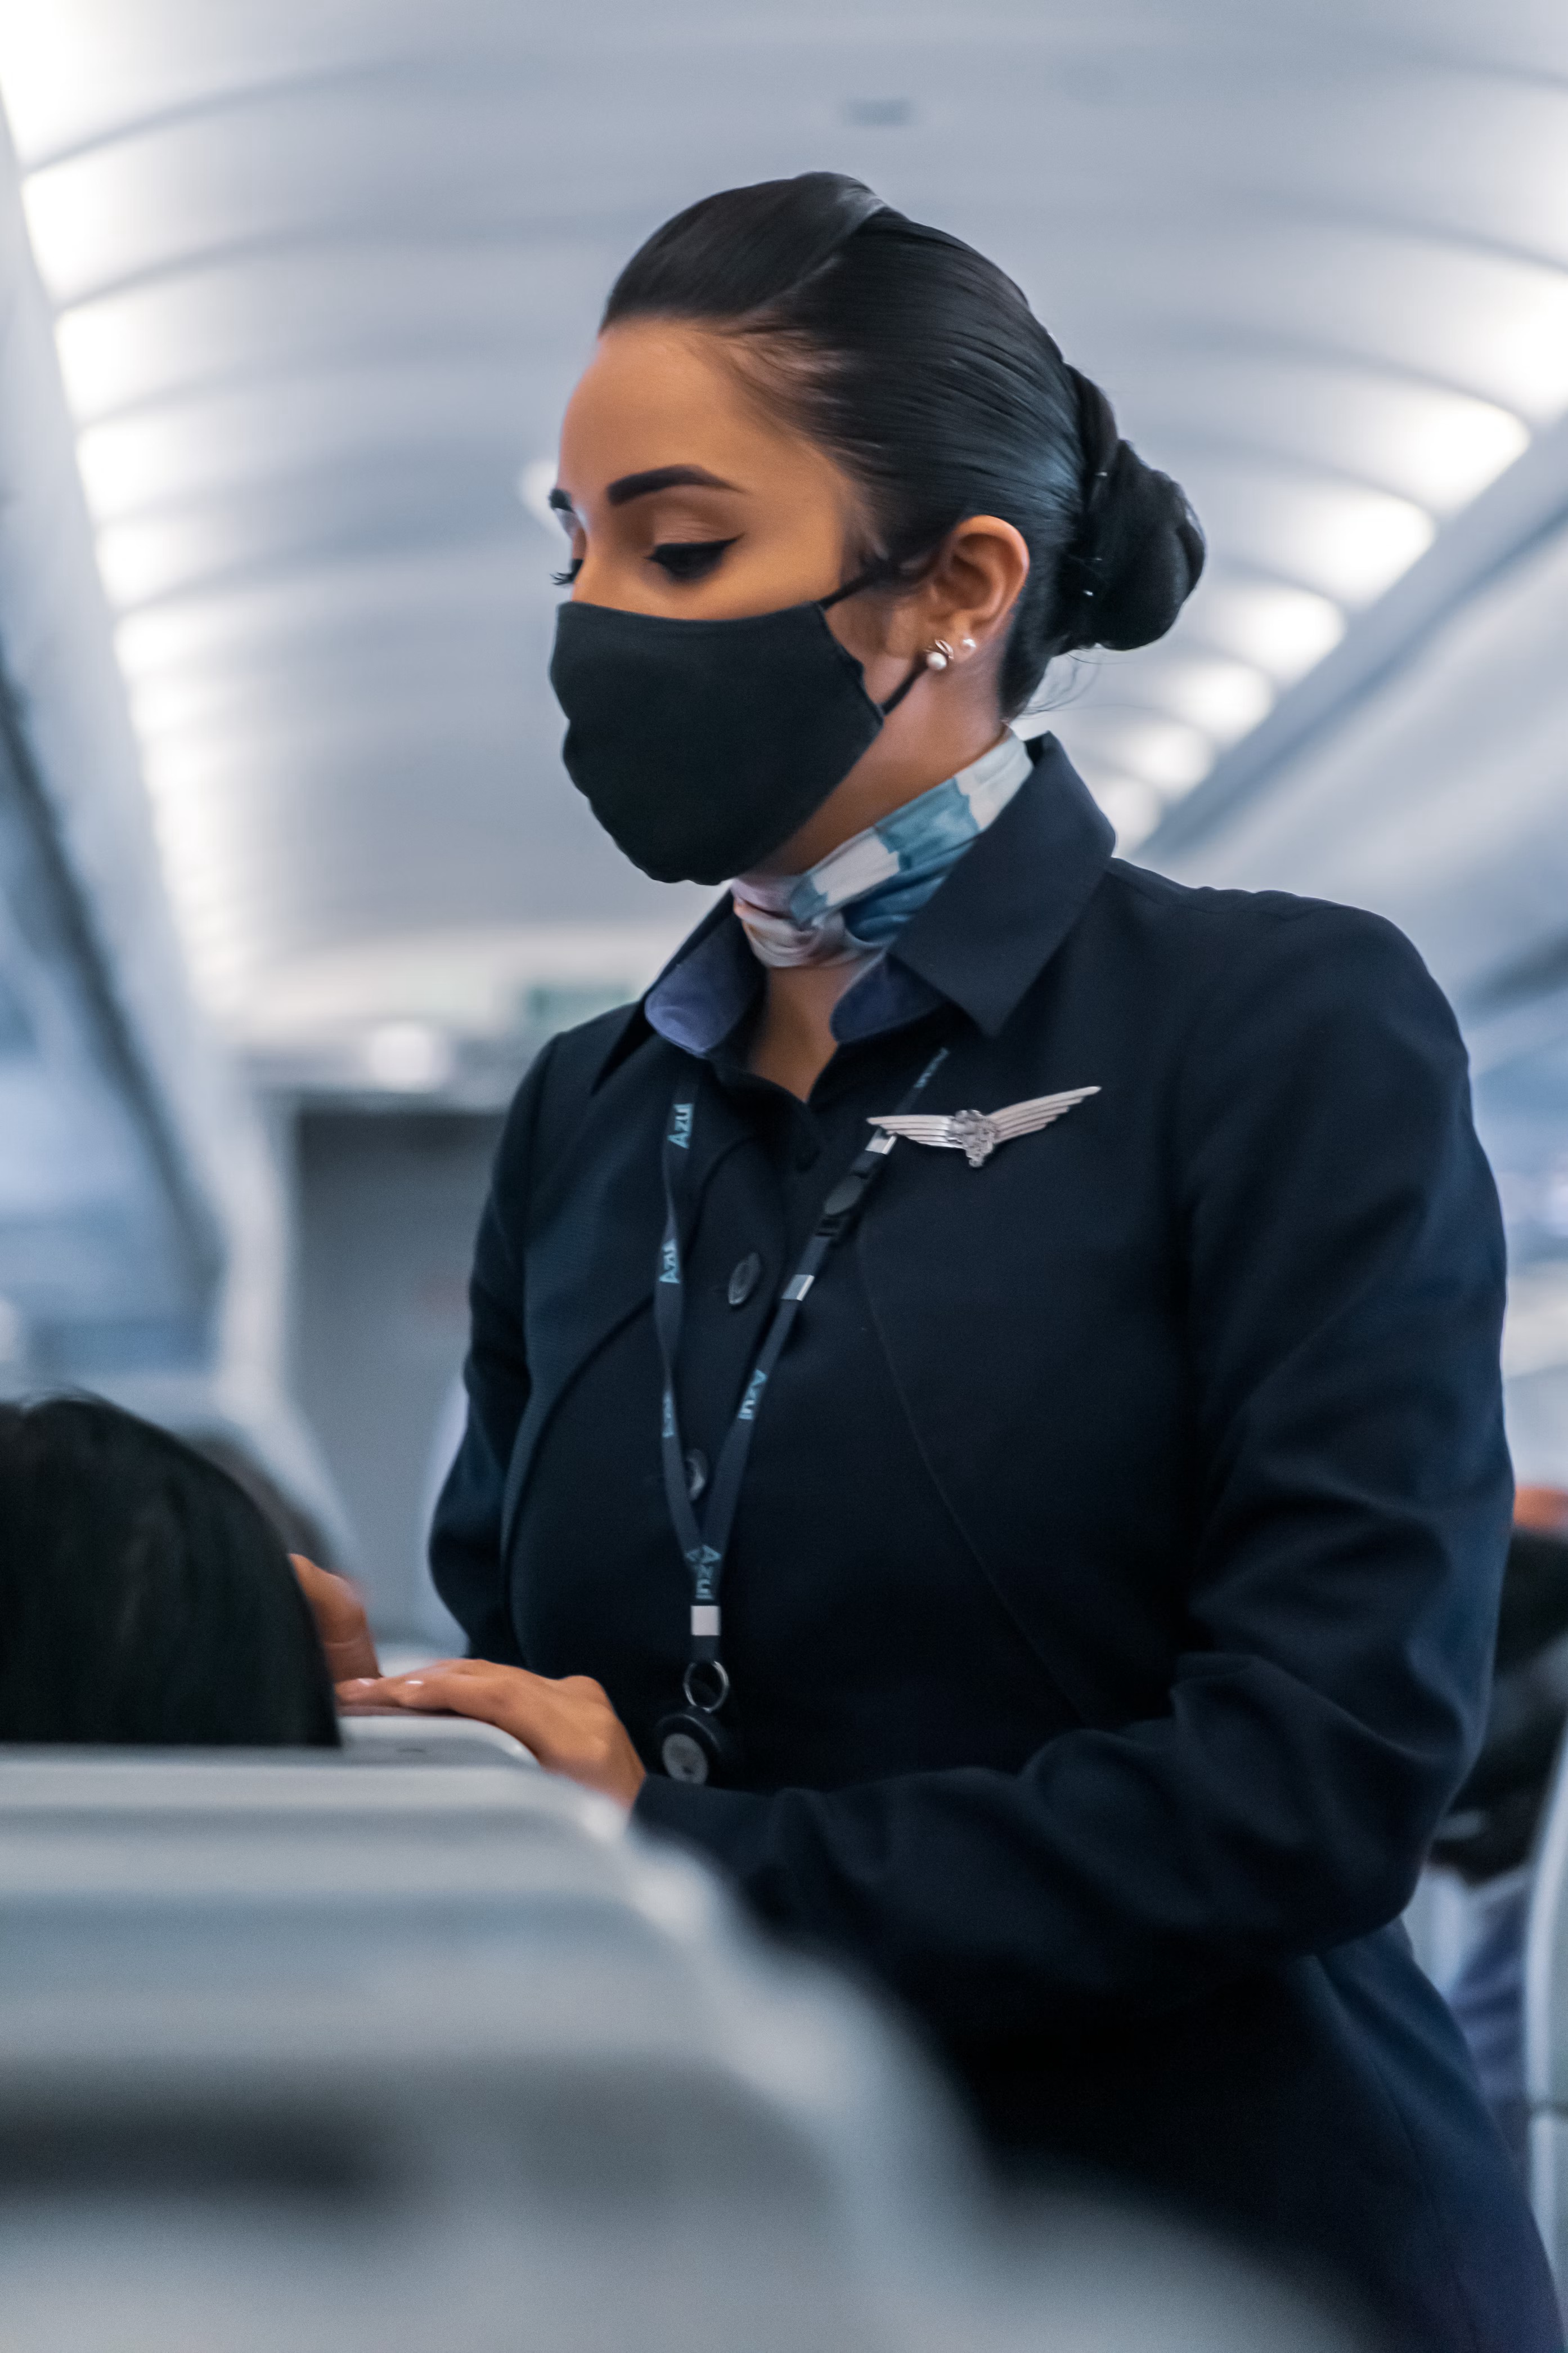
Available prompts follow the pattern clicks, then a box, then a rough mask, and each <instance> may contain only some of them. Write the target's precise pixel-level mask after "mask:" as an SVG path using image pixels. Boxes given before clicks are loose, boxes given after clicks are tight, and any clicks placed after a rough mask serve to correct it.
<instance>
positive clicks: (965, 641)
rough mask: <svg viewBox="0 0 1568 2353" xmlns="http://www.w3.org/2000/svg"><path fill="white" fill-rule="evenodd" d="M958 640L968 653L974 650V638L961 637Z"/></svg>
mask: <svg viewBox="0 0 1568 2353" xmlns="http://www.w3.org/2000/svg"><path fill="white" fill-rule="evenodd" d="M958 642H959V644H960V645H961V646H962V647H963V650H964V652H965V653H966V654H972V653H973V651H974V640H973V638H960V639H959V641H958Z"/></svg>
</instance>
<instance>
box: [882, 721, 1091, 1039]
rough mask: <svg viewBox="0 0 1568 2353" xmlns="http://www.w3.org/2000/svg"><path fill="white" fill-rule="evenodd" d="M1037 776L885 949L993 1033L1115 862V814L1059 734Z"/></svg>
mask: <svg viewBox="0 0 1568 2353" xmlns="http://www.w3.org/2000/svg"><path fill="white" fill-rule="evenodd" d="M1034 759H1035V773H1034V775H1033V776H1031V777H1030V778H1029V779H1028V782H1027V783H1026V784H1025V785H1023V786H1020V787H1019V789H1018V791H1017V792H1016V794H1015V795H1014V797H1013V798H1012V799H1011V800H1010V801H1009V802H1008V804H1007V806H1006V807H1005V809H1004V810H1003V812H1002V814H1001V816H1000V817H999V818H997V819H996V821H995V823H994V825H990V826H988V827H987V828H986V829H985V831H984V833H983V834H982V835H981V836H980V839H979V840H978V841H977V842H976V843H975V844H974V847H973V849H971V850H969V851H967V852H966V853H965V855H964V856H963V858H961V859H960V860H959V861H958V864H957V865H956V866H955V867H954V868H953V870H952V873H951V874H950V875H949V876H948V878H947V880H946V881H945V882H944V883H943V884H942V889H941V890H940V891H939V892H937V894H936V896H935V898H934V899H932V900H931V901H930V902H929V903H928V904H927V905H926V906H924V907H922V908H921V911H920V913H919V914H918V915H914V916H912V917H911V918H910V922H909V923H906V925H905V926H904V929H903V930H902V931H901V932H900V934H899V936H898V938H897V939H896V940H895V941H894V942H893V944H892V945H891V946H890V947H889V950H888V956H889V962H897V963H899V964H901V965H904V966H905V967H906V969H907V970H909V971H910V972H912V973H914V974H916V975H917V976H919V978H920V979H921V980H923V981H924V982H925V983H926V984H927V985H928V987H931V988H933V989H935V990H937V991H938V992H939V993H940V994H941V995H942V997H946V998H947V999H948V1000H949V1001H950V1003H952V1004H953V1005H956V1006H958V1007H959V1008H961V1009H962V1010H963V1012H965V1013H967V1014H968V1016H969V1018H970V1019H971V1020H972V1021H973V1023H974V1024H975V1027H976V1028H977V1029H980V1030H982V1031H983V1032H984V1035H985V1036H986V1037H987V1038H994V1037H995V1035H996V1033H997V1031H998V1030H999V1029H1001V1028H1002V1027H1003V1025H1004V1023H1005V1021H1006V1020H1007V1018H1008V1017H1009V1015H1010V1014H1011V1013H1012V1012H1013V1011H1014V1010H1015V1008H1016V1006H1017V1005H1018V1004H1019V1002H1020V1000H1021V999H1022V998H1023V997H1024V996H1025V994H1026V991H1027V990H1028V989H1029V988H1030V987H1033V985H1034V983H1035V982H1036V981H1037V979H1038V978H1039V976H1040V974H1041V973H1042V972H1043V971H1044V969H1045V967H1046V965H1047V964H1048V963H1049V961H1050V959H1051V957H1052V956H1053V955H1055V954H1056V952H1057V950H1058V948H1059V947H1060V945H1061V944H1062V942H1063V941H1064V940H1065V939H1066V937H1067V935H1068V933H1069V932H1070V931H1071V929H1072V927H1073V925H1074V924H1075V923H1077V921H1078V919H1079V915H1080V914H1081V913H1083V911H1084V908H1085V907H1086V906H1087V905H1088V903H1089V900H1090V899H1091V898H1092V896H1093V895H1094V892H1095V891H1096V890H1097V889H1098V887H1099V884H1100V878H1101V876H1102V875H1103V874H1104V872H1105V870H1106V868H1107V867H1108V866H1109V865H1110V858H1111V852H1112V850H1113V849H1114V848H1115V844H1116V835H1115V831H1114V828H1112V826H1111V824H1110V819H1109V818H1107V817H1106V816H1105V814H1104V812H1103V811H1102V810H1101V809H1100V807H1098V806H1097V805H1096V803H1095V801H1094V800H1093V799H1092V797H1090V794H1089V787H1088V786H1086V785H1085V783H1084V782H1083V779H1082V778H1081V777H1080V776H1079V773H1078V771H1077V769H1076V768H1075V767H1074V766H1073V765H1072V762H1071V761H1070V760H1069V759H1068V755H1067V754H1066V753H1065V752H1064V751H1063V750H1062V747H1061V745H1060V744H1058V741H1057V739H1056V737H1055V736H1054V735H1042V736H1039V737H1037V739H1036V745H1035V748H1034Z"/></svg>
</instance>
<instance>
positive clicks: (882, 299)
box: [603, 172, 1204, 717]
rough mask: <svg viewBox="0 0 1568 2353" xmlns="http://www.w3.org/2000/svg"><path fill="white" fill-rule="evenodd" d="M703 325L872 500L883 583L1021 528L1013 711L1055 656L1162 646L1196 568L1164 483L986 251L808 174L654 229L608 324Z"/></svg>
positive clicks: (834, 180)
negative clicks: (992, 529) (986, 520)
mask: <svg viewBox="0 0 1568 2353" xmlns="http://www.w3.org/2000/svg"><path fill="white" fill-rule="evenodd" d="M650 317H655V318H672V319H686V320H692V321H700V322H705V323H707V324H710V325H711V326H714V327H716V328H720V329H721V330H722V331H723V332H725V333H726V334H727V335H729V336H731V337H732V338H734V339H735V341H736V344H737V348H738V350H739V351H740V352H741V353H744V352H745V349H746V346H747V345H748V344H750V345H752V346H753V347H754V348H755V350H756V352H757V355H758V357H759V359H762V360H764V361H765V362H766V367H765V370H764V369H763V368H760V367H759V368H755V369H748V375H749V376H751V378H752V381H753V382H754V383H755V384H756V385H757V387H758V389H760V390H761V391H763V394H764V396H766V397H769V398H771V399H773V402H774V403H775V405H776V404H778V403H781V402H782V403H783V404H784V405H785V406H787V407H788V409H789V411H790V413H791V414H792V415H793V416H794V417H795V419H796V421H797V422H799V423H800V424H801V425H802V426H803V427H804V428H805V430H806V431H807V432H808V433H810V434H811V436H812V438H814V439H816V440H817V441H819V442H820V443H821V444H822V445H823V447H824V448H828V449H830V450H831V451H832V452H833V453H834V455H835V456H836V457H837V459H838V460H839V462H840V463H841V464H842V465H843V466H844V468H845V470H846V471H847V473H848V474H849V475H850V477H851V478H852V479H853V480H855V481H857V482H858V484H859V486H860V488H861V489H862V491H863V492H864V493H865V495H866V498H867V501H868V507H869V511H870V515H871V519H872V523H873V528H874V530H875V532H876V533H877V536H878V540H879V545H878V546H876V547H875V548H873V549H870V550H868V551H867V553H868V555H869V556H870V557H872V558H873V559H878V560H879V564H880V566H881V567H883V568H885V573H886V576H887V577H888V578H889V579H897V578H900V577H902V578H906V579H908V578H910V577H913V576H917V575H918V571H919V568H920V567H921V565H922V564H924V563H925V562H927V561H929V560H930V558H931V556H932V555H933V554H935V552H936V550H937V548H938V547H939V546H940V545H941V543H942V540H943V539H944V538H945V537H946V535H947V533H949V532H950V531H952V528H953V527H954V525H955V524H957V523H959V522H962V521H963V518H964V517H965V516H966V515H972V514H994V515H999V516H1001V517H1002V519H1003V520H1004V521H1005V522H1011V523H1013V524H1014V525H1015V526H1016V529H1017V530H1018V531H1019V532H1020V533H1022V534H1023V537H1024V539H1025V541H1026V543H1027V546H1028V550H1029V555H1030V570H1029V578H1028V580H1027V582H1026V586H1025V588H1024V591H1023V593H1022V595H1021V596H1020V597H1019V599H1018V605H1017V609H1016V614H1015V616H1014V620H1013V627H1012V631H1011V634H1010V636H1009V638H1008V642H1007V647H1006V651H1005V657H1004V660H1003V667H1002V681H1001V685H1002V704H1003V710H1004V712H1005V714H1006V715H1007V716H1008V717H1011V716H1012V715H1013V713H1014V712H1016V711H1019V710H1021V709H1022V707H1023V705H1024V704H1025V703H1026V702H1027V701H1028V699H1029V697H1030V695H1031V694H1032V693H1033V692H1034V691H1035V688H1036V687H1037V684H1038V683H1039V681H1040V678H1041V676H1042V674H1043V673H1044V670H1045V668H1046V665H1047V662H1048V661H1049V660H1050V659H1052V657H1053V656H1054V655H1057V654H1060V653H1069V652H1072V651H1074V650H1076V649H1079V648H1083V647H1089V646H1111V647H1117V648H1122V649H1124V648H1127V647H1131V646H1142V645H1148V644H1149V643H1150V642H1151V641H1152V639H1153V638H1159V637H1163V635H1164V633H1165V631H1166V630H1167V629H1168V628H1170V626H1171V624H1172V622H1173V620H1174V619H1175V617H1176V615H1177V614H1178V613H1179V612H1180V610H1181V607H1182V604H1183V601H1184V598H1185V597H1186V596H1188V594H1189V593H1190V591H1191V590H1192V588H1193V586H1194V583H1195V582H1196V580H1197V578H1198V575H1199V574H1200V573H1201V571H1202V570H1203V563H1204V536H1203V533H1202V531H1201V530H1200V529H1199V527H1198V523H1197V521H1196V518H1195V517H1194V514H1193V512H1192V509H1191V508H1190V507H1189V506H1188V504H1187V501H1186V499H1185V497H1184V495H1183V492H1182V490H1181V488H1180V486H1179V484H1177V483H1175V482H1173V481H1172V480H1171V478H1170V476H1169V475H1168V474H1161V473H1156V472H1155V470H1154V469H1153V468H1152V466H1146V465H1145V464H1144V463H1143V461H1142V459H1141V458H1140V457H1139V456H1138V454H1137V452H1136V450H1134V449H1132V448H1130V447H1129V445H1128V444H1127V443H1126V442H1125V441H1123V440H1121V438H1120V437H1119V436H1118V434H1117V430H1116V419H1115V417H1113V415H1112V414H1111V409H1110V402H1109V401H1108V400H1107V399H1106V397H1105V395H1104V394H1103V393H1102V392H1101V391H1100V389H1099V387H1098V386H1097V385H1092V384H1090V383H1089V379H1088V377H1087V376H1082V375H1079V373H1078V370H1077V369H1076V368H1071V367H1069V366H1068V364H1067V362H1066V361H1065V360H1064V359H1063V357H1062V355H1061V353H1060V352H1059V351H1058V349H1057V346H1056V344H1055V343H1053V342H1052V341H1051V338H1050V336H1049V335H1048V334H1047V332H1046V331H1045V329H1044V327H1042V326H1041V325H1040V322H1039V321H1038V320H1037V318H1036V317H1035V315H1034V313H1033V312H1032V311H1030V309H1029V306H1028V304H1027V302H1026V301H1025V300H1024V297H1023V295H1022V294H1021V293H1020V292H1019V290H1018V289H1017V287H1016V286H1015V285H1014V283H1013V281H1012V280H1011V279H1010V278H1007V277H1005V275H1004V274H1003V272H1002V271H1001V270H1000V269H997V268H996V265H995V264H994V262H991V261H987V260H986V259H985V258H984V255H982V254H978V253H976V252H975V251H974V250H973V248H972V247H970V246H967V245H964V244H963V243H962V242H961V241H960V239H959V238H957V237H949V236H947V235H946V234H945V232H944V231H942V229H935V228H922V227H921V226H920V225H919V224H918V223H917V222H915V221H911V220H907V219H906V218H905V216H903V214H902V213H898V212H894V211H893V210H892V209H891V207H890V206H887V205H884V204H883V203H882V202H881V200H880V199H879V197H878V196H876V195H873V194H872V192H871V190H870V189H869V188H868V187H865V186H863V185H862V184H861V183H860V182H859V181H858V180H850V179H847V178H845V177H844V175H843V174H840V173H837V172H805V173H803V174H801V175H800V177H799V178H798V179H794V180H764V181H763V182H761V183H760V184H759V185H757V186H755V187H751V188H730V189H726V190H725V191H724V192H723V194H721V195H714V196H705V197H704V198H703V200H702V202H701V203H700V204H696V205H692V206H689V208H688V210H687V211H685V212H683V213H678V214H677V215H676V216H675V218H674V219H673V220H670V221H667V222H666V223H665V225H664V227H662V228H661V229H658V230H656V232H655V234H654V235H653V236H652V237H649V238H648V240H647V244H646V245H644V246H643V247H642V248H640V250H639V251H637V253H635V254H634V255H633V256H632V259H630V261H628V262H627V264H626V268H625V269H623V270H622V272H621V274H620V276H619V278H618V279H617V280H616V283H615V286H614V288H613V290H611V294H610V299H609V301H608V302H607V303H606V305H605V317H604V322H603V323H604V325H605V326H606V327H609V326H614V325H615V324H616V323H617V322H619V321H621V320H625V319H635V318H650Z"/></svg>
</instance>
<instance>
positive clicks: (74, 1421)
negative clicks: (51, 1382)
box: [0, 1397, 340, 1748]
mask: <svg viewBox="0 0 1568 2353" xmlns="http://www.w3.org/2000/svg"><path fill="white" fill-rule="evenodd" d="M339 1737H340V1736H339V1733H338V1725H337V1716H336V1713H335V1710H334V1708H333V1704H332V1689H331V1682H330V1680H329V1677H328V1673H327V1665H326V1660H325V1658H324V1657H323V1655H322V1651H321V1643H320V1641H319V1640H318V1639H317V1635H316V1629H315V1623H314V1620H312V1618H311V1615H310V1606H309V1604H308V1603H307V1601H306V1600H305V1598H304V1596H303V1594H302V1593H301V1592H300V1588H299V1583H298V1581H297V1579H296V1577H295V1576H294V1572H293V1570H292V1569H291V1568H290V1567H289V1558H288V1555H287V1554H286V1553H285V1551H284V1549H283V1546H282V1545H281V1543H280V1542H279V1538H278V1537H277V1535H275V1534H274V1533H273V1531H272V1529H271V1528H269V1527H268V1524H267V1522H266V1521H265V1520H264V1519H263V1518H262V1516H261V1514H260V1513H259V1512H258V1510H257V1508H256V1506H255V1504H253V1503H251V1501H250V1499H249V1497H248V1496H247V1495H246V1494H244V1493H242V1492H241V1490H240V1489H239V1488H238V1487H237V1485H236V1484H235V1482H234V1481H233V1480H232V1479H230V1478H228V1477H227V1476H226V1474H225V1472H222V1471H220V1470H218V1469H216V1467H215V1466H214V1465H213V1464H212V1463H210V1462H206V1461H203V1460H202V1458H201V1456H200V1455H199V1454H196V1453H195V1452H194V1451H192V1449H191V1448H190V1447H188V1446H184V1445H183V1444H182V1443H181V1441H180V1440H178V1439H177V1438H172V1437H171V1436H170V1435H169V1433H168V1432H167V1430H157V1429H154V1428H153V1425H152V1424H151V1423H149V1422H145V1421H139V1420H138V1419H136V1417H135V1415H133V1414H129V1413H125V1412H122V1411H121V1409H120V1408H119V1407H118V1406H112V1405H109V1404H107V1403H105V1402H104V1400H103V1399H101V1398H88V1397H61V1398H47V1399H46V1400H44V1401H43V1402H41V1403H39V1404H36V1405H30V1406H19V1405H5V1406H0V1741H82V1742H100V1743H120V1742H134V1743H153V1744H154V1745H161V1744H166V1745H171V1746H184V1745H186V1744H195V1745H200V1746H221V1747H235V1746H238V1747H250V1746H264V1747H272V1746H289V1745H295V1744H298V1745H303V1746H310V1747H322V1748H326V1747H336V1746H338V1743H339Z"/></svg>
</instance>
